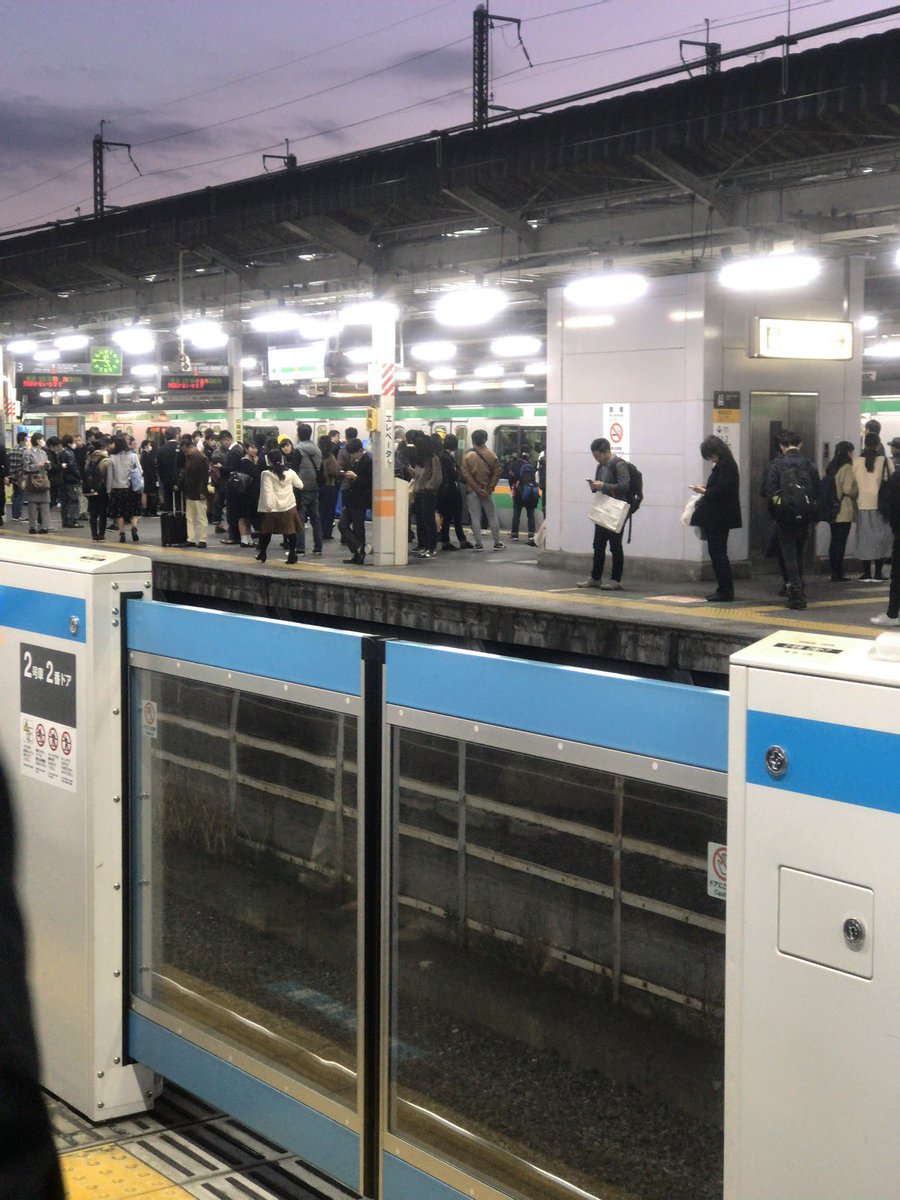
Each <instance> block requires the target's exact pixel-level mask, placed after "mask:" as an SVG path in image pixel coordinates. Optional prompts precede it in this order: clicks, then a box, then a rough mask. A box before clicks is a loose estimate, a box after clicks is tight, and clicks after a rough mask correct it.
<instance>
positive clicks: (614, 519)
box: [588, 492, 628, 533]
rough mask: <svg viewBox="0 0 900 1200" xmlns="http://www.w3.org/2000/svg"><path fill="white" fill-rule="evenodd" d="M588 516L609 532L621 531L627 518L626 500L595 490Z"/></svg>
mask: <svg viewBox="0 0 900 1200" xmlns="http://www.w3.org/2000/svg"><path fill="white" fill-rule="evenodd" d="M588 516H589V517H590V518H591V520H592V521H593V522H594V524H595V525H601V526H602V527H603V528H604V529H608V530H609V531H610V532H611V533H621V532H622V529H623V528H624V525H625V522H626V521H627V520H628V501H627V500H617V499H616V498H615V496H607V495H605V493H603V492H595V493H594V499H593V501H592V502H591V507H590V510H589V511H588Z"/></svg>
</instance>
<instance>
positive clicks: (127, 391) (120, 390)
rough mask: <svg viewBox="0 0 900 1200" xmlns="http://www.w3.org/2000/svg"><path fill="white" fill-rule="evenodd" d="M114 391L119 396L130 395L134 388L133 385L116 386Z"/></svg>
mask: <svg viewBox="0 0 900 1200" xmlns="http://www.w3.org/2000/svg"><path fill="white" fill-rule="evenodd" d="M116 391H117V392H118V394H119V395H120V396H130V395H131V393H132V392H133V391H134V388H133V387H120V388H116Z"/></svg>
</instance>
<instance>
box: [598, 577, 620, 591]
mask: <svg viewBox="0 0 900 1200" xmlns="http://www.w3.org/2000/svg"><path fill="white" fill-rule="evenodd" d="M600 589H601V591H604V592H621V590H622V585H621V583H619V581H618V579H611V580H610V581H609V583H601V584H600Z"/></svg>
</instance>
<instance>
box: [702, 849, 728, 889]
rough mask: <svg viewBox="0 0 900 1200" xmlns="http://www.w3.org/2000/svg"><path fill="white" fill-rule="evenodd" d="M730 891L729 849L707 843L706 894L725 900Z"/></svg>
mask: <svg viewBox="0 0 900 1200" xmlns="http://www.w3.org/2000/svg"><path fill="white" fill-rule="evenodd" d="M727 890H728V847H727V846H723V845H722V844H721V843H720V842H707V843H706V894H707V895H708V896H715V898H716V899H717V900H724V899H725V894H726V892H727Z"/></svg>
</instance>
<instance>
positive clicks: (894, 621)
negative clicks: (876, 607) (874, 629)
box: [869, 613, 900, 625]
mask: <svg viewBox="0 0 900 1200" xmlns="http://www.w3.org/2000/svg"><path fill="white" fill-rule="evenodd" d="M869 620H870V621H871V622H872V624H873V625H900V617H889V616H888V615H887V613H879V614H878V616H877V617H869Z"/></svg>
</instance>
